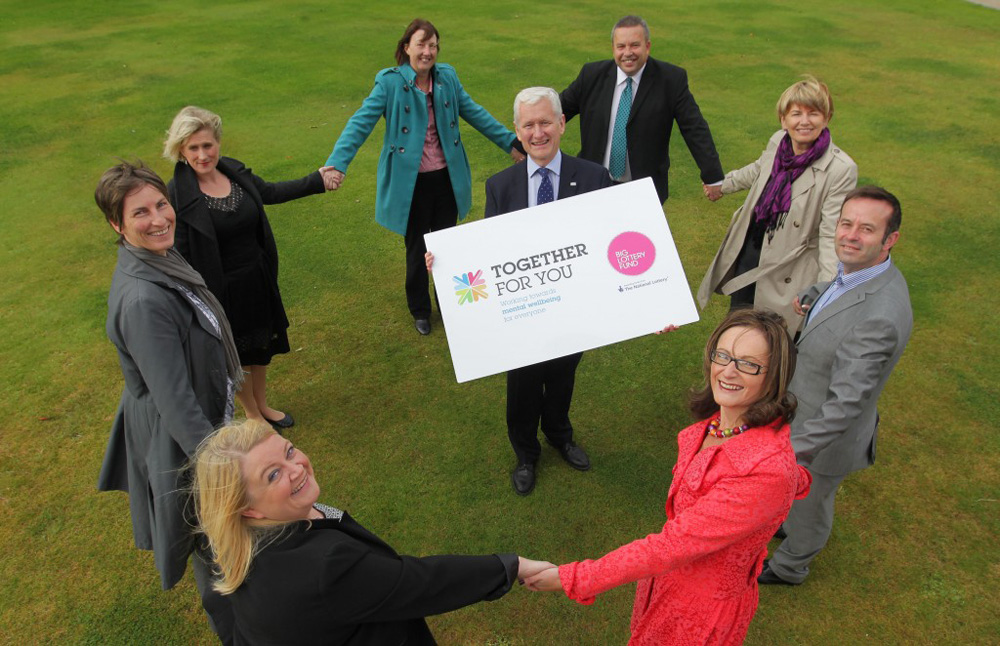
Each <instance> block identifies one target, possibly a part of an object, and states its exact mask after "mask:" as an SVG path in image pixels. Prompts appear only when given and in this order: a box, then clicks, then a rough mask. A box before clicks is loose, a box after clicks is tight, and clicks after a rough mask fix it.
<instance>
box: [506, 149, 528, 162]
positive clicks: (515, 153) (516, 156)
mask: <svg viewBox="0 0 1000 646" xmlns="http://www.w3.org/2000/svg"><path fill="white" fill-rule="evenodd" d="M510 158H511V159H513V160H514V163H515V164H516V163H518V162H523V161H524V160H525V159H526V158H525V156H524V153H522V152H521V151H519V150H518V149H517V148H511V149H510Z"/></svg>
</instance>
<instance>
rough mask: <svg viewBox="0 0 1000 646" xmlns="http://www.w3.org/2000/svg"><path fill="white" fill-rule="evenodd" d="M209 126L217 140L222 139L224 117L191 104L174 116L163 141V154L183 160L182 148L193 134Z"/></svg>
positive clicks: (175, 159) (166, 156)
mask: <svg viewBox="0 0 1000 646" xmlns="http://www.w3.org/2000/svg"><path fill="white" fill-rule="evenodd" d="M205 128H208V129H209V130H211V131H212V134H213V135H214V136H215V140H216V141H222V117H220V116H219V115H217V114H215V113H214V112H212V111H210V110H206V109H204V108H199V107H198V106H194V105H189V106H187V107H186V108H182V109H181V111H180V112H178V113H177V116H176V117H174V121H173V123H171V124H170V129H169V130H167V138H166V140H165V141H164V142H163V156H164V157H165V158H166V159H169V160H170V161H172V162H179V161H180V160H181V148H182V147H183V146H184V142H185V141H187V140H188V139H190V138H191V135H193V134H194V133H196V132H198V131H199V130H204V129H205Z"/></svg>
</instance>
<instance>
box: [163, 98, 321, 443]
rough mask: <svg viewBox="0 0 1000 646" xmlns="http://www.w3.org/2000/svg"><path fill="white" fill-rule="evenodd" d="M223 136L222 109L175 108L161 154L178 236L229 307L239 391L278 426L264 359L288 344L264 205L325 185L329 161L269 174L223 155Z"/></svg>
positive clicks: (256, 412)
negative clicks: (297, 173) (292, 174)
mask: <svg viewBox="0 0 1000 646" xmlns="http://www.w3.org/2000/svg"><path fill="white" fill-rule="evenodd" d="M221 137H222V119H221V118H220V117H219V115H217V114H215V113H213V112H209V111H208V110H203V109H202V108H197V107H195V106H188V107H186V108H184V109H182V110H181V111H180V112H179V113H177V116H176V117H174V121H173V123H172V124H171V125H170V130H168V131H167V140H166V142H164V148H163V156H164V157H166V158H167V159H170V160H172V161H174V162H176V166H175V167H174V178H173V179H172V180H171V181H170V185H169V190H170V201H171V202H173V204H174V207H175V208H176V209H177V234H176V243H175V244H176V247H177V250H178V251H180V252H181V254H182V255H183V256H184V257H185V258H186V259H187V260H188V262H190V263H191V266H192V267H194V268H195V269H196V270H197V271H198V273H200V274H201V275H202V276H203V277H204V278H205V283H206V284H207V285H208V288H209V289H210V290H211V291H212V293H213V294H215V296H216V298H218V299H219V301H221V302H222V305H223V307H224V308H225V310H226V317H227V318H228V319H229V322H230V324H231V325H232V327H233V336H234V337H235V339H236V347H237V349H238V350H239V354H240V364H241V365H242V366H243V368H244V370H246V372H247V373H248V375H247V379H246V380H245V382H244V385H243V388H241V389H240V391H239V392H238V393H237V397H238V398H239V400H240V403H241V404H243V408H244V410H245V411H246V414H247V417H249V418H252V419H262V420H265V421H267V422H268V423H270V424H271V425H272V426H273V427H274V428H276V429H278V430H281V429H284V428H288V427H290V426H292V424H294V420H293V419H292V416H291V415H288V414H287V413H283V412H281V411H279V410H275V409H274V408H271V407H270V406H268V405H267V391H266V388H267V366H268V364H270V362H271V357H273V356H274V355H276V354H284V353H286V352H288V349H289V348H288V334H287V329H288V318H287V317H286V316H285V308H284V306H283V305H282V302H281V293H280V292H279V291H278V248H277V246H276V245H275V243H274V234H273V233H272V232H271V225H270V224H269V223H268V221H267V214H266V213H264V205H265V204H281V203H282V202H288V201H290V200H294V199H298V198H300V197H305V196H306V195H313V194H316V193H322V192H323V191H324V190H326V187H325V185H324V181H325V179H326V176H327V175H328V174H329V173H330V172H331V171H332V169H330V168H321V169H319V170H318V171H315V172H313V173H310V174H309V175H306V176H305V177H303V178H301V179H297V180H292V181H288V182H275V183H271V182H266V181H264V180H263V179H261V178H260V177H258V176H256V175H254V174H253V172H252V171H251V170H250V169H249V168H247V167H245V166H244V165H243V164H242V163H241V162H239V161H237V160H235V159H230V158H229V157H221V156H220V154H219V141H220V139H221ZM331 188H332V185H331Z"/></svg>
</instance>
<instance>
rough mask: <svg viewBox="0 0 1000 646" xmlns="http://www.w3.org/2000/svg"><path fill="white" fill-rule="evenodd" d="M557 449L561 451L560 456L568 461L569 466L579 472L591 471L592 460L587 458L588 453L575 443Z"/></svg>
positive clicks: (568, 443) (567, 443)
mask: <svg viewBox="0 0 1000 646" xmlns="http://www.w3.org/2000/svg"><path fill="white" fill-rule="evenodd" d="M556 448H557V449H559V455H561V456H562V459H563V460H566V462H568V463H569V466H571V467H573V468H574V469H576V470H577V471H587V470H589V469H590V458H588V457H587V452H586V451H584V450H583V449H582V448H580V447H579V446H577V445H576V443H575V442H566V443H565V444H563V445H562V446H557V447H556Z"/></svg>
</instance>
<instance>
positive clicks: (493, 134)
mask: <svg viewBox="0 0 1000 646" xmlns="http://www.w3.org/2000/svg"><path fill="white" fill-rule="evenodd" d="M455 84H456V86H457V88H456V89H457V97H456V98H457V99H458V115H459V116H460V117H462V118H463V119H465V122H466V123H468V124H469V125H470V126H472V127H473V128H475V129H476V130H478V131H479V133H480V134H482V135H483V136H484V137H486V138H487V139H489V140H490V141H492V142H493V143H494V144H496V145H497V146H499V147H500V148H501V149H502V150H503V151H504V152H510V149H511V147H512V146H513V145H514V140H515V139H517V135H515V134H514V133H513V132H511V131H510V130H509V129H507V128H506V127H505V126H504V125H503V124H502V123H500V122H499V121H497V120H496V118H494V117H493V115H492V114H490V113H489V112H488V111H487V110H486V108H484V107H483V106H481V105H479V104H478V103H476V102H475V101H473V100H472V97H471V96H469V94H468V92H466V91H465V88H464V87H462V83H461V81H459V80H458V76H455Z"/></svg>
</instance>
